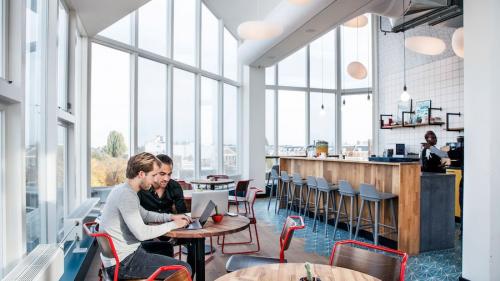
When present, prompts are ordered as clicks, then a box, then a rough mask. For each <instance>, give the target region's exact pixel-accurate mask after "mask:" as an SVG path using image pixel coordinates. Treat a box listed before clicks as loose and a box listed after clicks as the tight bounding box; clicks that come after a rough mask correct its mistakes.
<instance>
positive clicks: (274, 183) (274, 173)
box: [266, 165, 280, 211]
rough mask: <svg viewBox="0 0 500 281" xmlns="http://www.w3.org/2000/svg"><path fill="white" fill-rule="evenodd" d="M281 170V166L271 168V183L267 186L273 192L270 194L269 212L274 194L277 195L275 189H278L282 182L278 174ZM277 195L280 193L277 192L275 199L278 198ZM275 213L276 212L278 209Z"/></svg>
mask: <svg viewBox="0 0 500 281" xmlns="http://www.w3.org/2000/svg"><path fill="white" fill-rule="evenodd" d="M279 169H280V166H279V165H274V166H273V167H272V168H271V172H270V174H269V182H268V184H267V186H266V187H269V188H270V190H271V192H270V193H269V202H268V203H267V210H268V211H269V207H270V206H271V200H272V199H273V194H275V189H277V187H278V184H279V180H280V176H279V174H278V171H279ZM277 193H278V192H277V190H276V194H275V195H274V197H275V198H278V194H277ZM274 211H276V208H275V210H274Z"/></svg>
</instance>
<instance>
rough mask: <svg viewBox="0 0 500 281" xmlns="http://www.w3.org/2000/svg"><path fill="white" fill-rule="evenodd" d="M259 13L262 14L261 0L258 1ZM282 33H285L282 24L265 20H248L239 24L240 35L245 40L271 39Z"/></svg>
mask: <svg viewBox="0 0 500 281" xmlns="http://www.w3.org/2000/svg"><path fill="white" fill-rule="evenodd" d="M257 13H258V15H259V16H262V13H261V9H260V0H259V1H258V2H257ZM281 33H283V27H282V26H281V25H279V24H277V23H273V22H269V21H265V20H253V21H246V22H243V23H241V24H240V25H239V26H238V36H239V37H240V38H241V39H244V40H265V39H271V38H273V37H276V36H279V35H280V34H281Z"/></svg>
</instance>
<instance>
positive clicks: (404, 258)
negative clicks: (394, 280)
mask: <svg viewBox="0 0 500 281" xmlns="http://www.w3.org/2000/svg"><path fill="white" fill-rule="evenodd" d="M344 244H354V245H358V246H362V247H365V248H369V249H374V250H379V251H383V252H387V253H391V254H395V255H398V256H400V257H401V258H402V259H401V270H400V272H399V280H401V281H403V280H405V270H406V262H407V261H408V254H407V253H405V252H402V251H398V250H394V249H390V248H386V247H382V246H377V245H373V244H369V243H365V242H360V241H357V240H343V241H338V242H336V243H335V245H334V246H333V249H332V254H331V255H330V265H333V259H334V257H335V251H336V250H337V245H344Z"/></svg>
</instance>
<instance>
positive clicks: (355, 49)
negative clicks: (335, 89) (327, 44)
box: [341, 15, 372, 89]
mask: <svg viewBox="0 0 500 281" xmlns="http://www.w3.org/2000/svg"><path fill="white" fill-rule="evenodd" d="M367 17H368V24H367V25H366V26H364V27H360V28H352V27H346V26H342V27H341V35H342V39H341V41H342V50H341V52H342V72H341V73H342V88H344V89H354V88H368V87H371V86H372V79H371V75H372V74H371V73H372V71H371V70H372V36H371V34H372V27H371V17H370V15H367ZM353 61H359V62H361V63H362V64H363V65H364V66H365V67H366V70H367V73H368V75H367V76H366V78H365V79H362V80H357V79H354V78H352V77H351V76H350V75H349V74H347V66H348V65H349V64H350V63H351V62H353Z"/></svg>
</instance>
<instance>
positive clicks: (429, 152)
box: [420, 131, 448, 173]
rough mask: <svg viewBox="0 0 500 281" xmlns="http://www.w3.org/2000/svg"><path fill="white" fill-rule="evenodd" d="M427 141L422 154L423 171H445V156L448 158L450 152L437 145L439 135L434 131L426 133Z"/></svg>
mask: <svg viewBox="0 0 500 281" xmlns="http://www.w3.org/2000/svg"><path fill="white" fill-rule="evenodd" d="M425 141H426V143H424V144H423V145H422V146H423V149H422V153H421V155H420V161H421V164H422V172H429V173H445V172H446V170H445V168H444V164H443V162H444V161H443V158H448V153H446V152H445V151H442V150H440V149H438V148H437V147H436V144H437V137H436V134H435V133H434V132H433V131H427V133H425Z"/></svg>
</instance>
